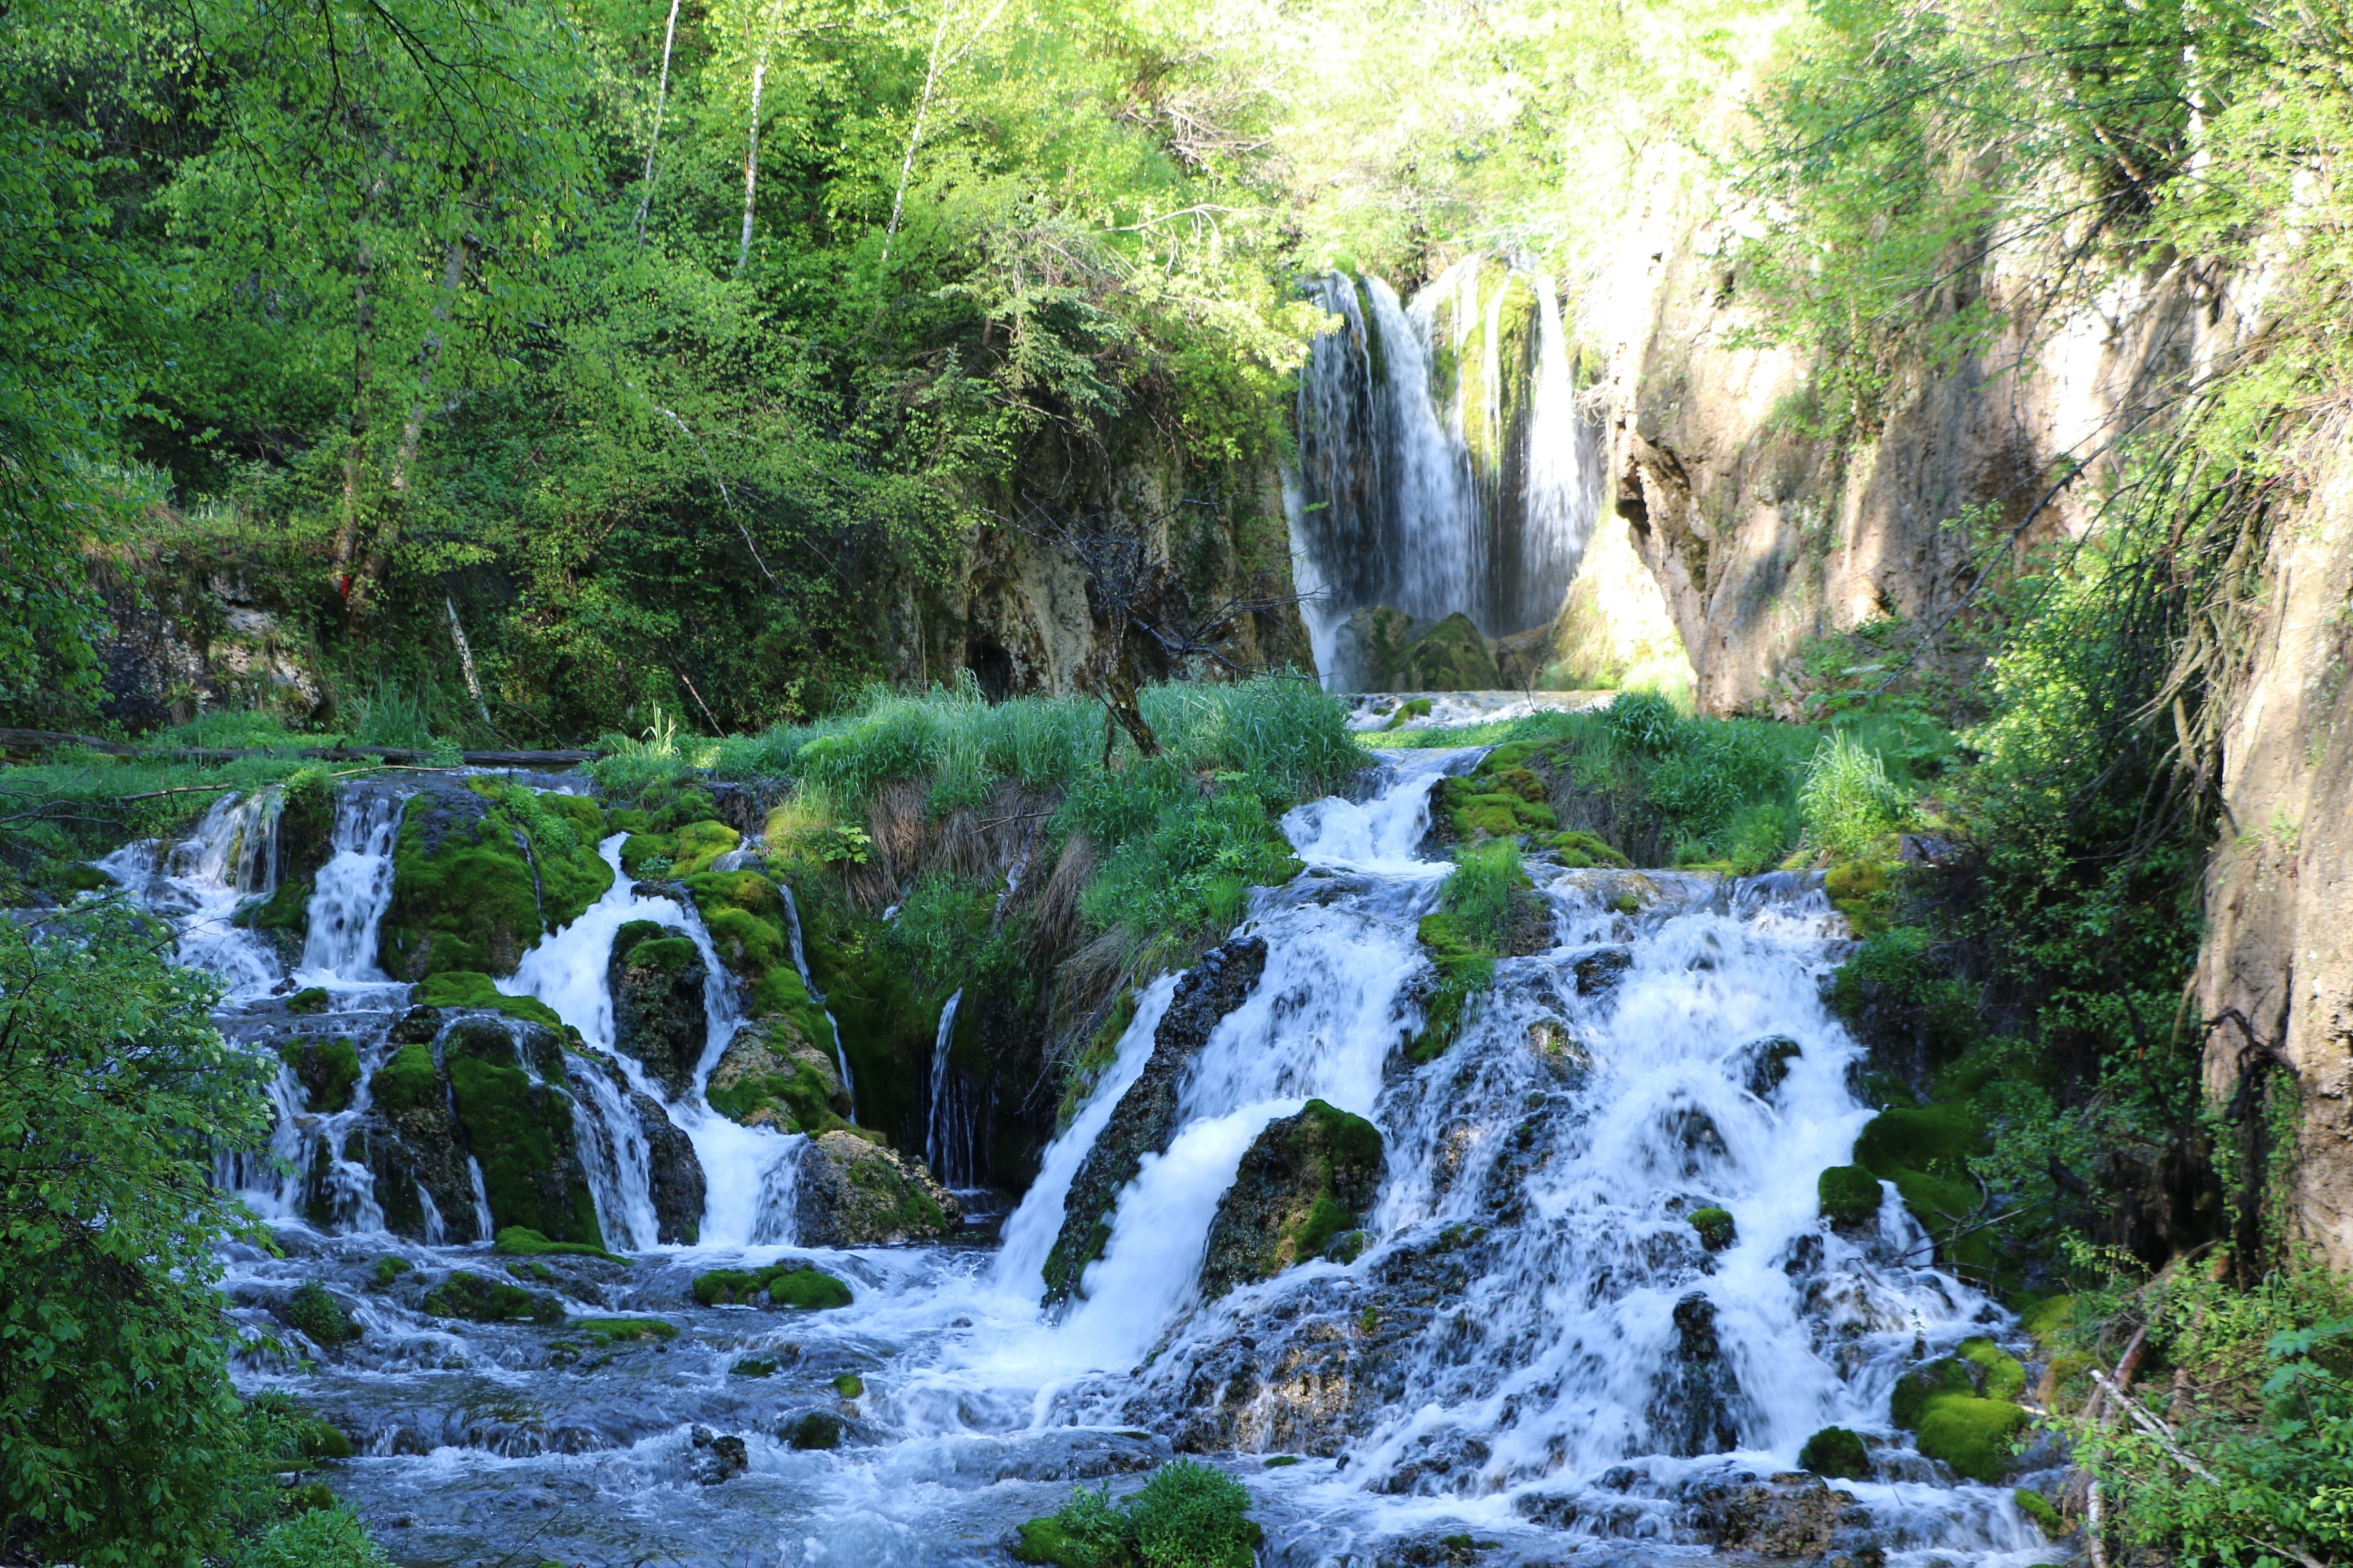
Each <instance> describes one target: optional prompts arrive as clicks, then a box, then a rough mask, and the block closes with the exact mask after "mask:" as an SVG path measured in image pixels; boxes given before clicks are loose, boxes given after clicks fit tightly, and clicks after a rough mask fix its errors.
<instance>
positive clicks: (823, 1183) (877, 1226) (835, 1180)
mask: <svg viewBox="0 0 2353 1568" xmlns="http://www.w3.org/2000/svg"><path fill="white" fill-rule="evenodd" d="M794 1215H795V1219H796V1223H797V1226H798V1229H797V1233H796V1234H797V1237H798V1239H799V1243H800V1245H801V1246H803V1247H888V1246H898V1245H902V1244H904V1243H907V1242H912V1241H932V1240H936V1239H938V1238H939V1237H944V1236H949V1235H952V1234H954V1233H955V1229H956V1227H957V1226H959V1225H960V1224H962V1223H963V1219H964V1213H963V1210H962V1209H961V1208H960V1207H959V1206H958V1205H957V1204H956V1201H955V1197H954V1196H953V1195H952V1194H950V1193H949V1192H948V1190H947V1189H946V1188H945V1187H943V1186H941V1185H940V1184H938V1183H937V1182H935V1181H934V1180H932V1173H930V1172H929V1171H927V1170H925V1169H924V1168H923V1162H922V1161H920V1160H913V1159H906V1158H902V1157H901V1156H900V1155H898V1154H896V1153H893V1152H892V1151H891V1150H889V1149H886V1148H884V1147H883V1146H882V1145H881V1144H880V1143H871V1142H867V1141H866V1140H865V1139H864V1138H861V1137H860V1136H859V1135H858V1134H857V1133H855V1132H850V1131H833V1132H828V1133H826V1134H825V1135H824V1136H822V1137H820V1138H818V1139H815V1140H813V1141H812V1142H810V1144H809V1146H808V1148H807V1150H805V1151H803V1152H802V1154H801V1166H800V1176H799V1181H798V1184H797V1189H796V1193H795V1196H794Z"/></svg>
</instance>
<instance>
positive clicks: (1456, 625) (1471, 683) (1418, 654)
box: [1392, 610, 1504, 691]
mask: <svg viewBox="0 0 2353 1568" xmlns="http://www.w3.org/2000/svg"><path fill="white" fill-rule="evenodd" d="M1392 679H1393V682H1394V689H1396V690H1399V691H1493V690H1496V689H1499V688H1501V687H1502V685H1503V684H1504V677H1503V675H1502V673H1501V672H1500V671H1498V670H1497V669H1496V668H1495V656H1494V655H1493V653H1491V652H1490V651H1488V648H1487V639H1486V638H1485V637H1482V636H1480V635H1479V628H1478V627H1477V626H1473V625H1472V623H1471V617H1470V616H1466V615H1463V614H1462V613H1461V611H1459V610H1458V611H1456V612H1455V613H1454V614H1453V615H1451V616H1447V617H1446V618H1445V619H1444V620H1442V621H1440V622H1439V623H1438V624H1437V625H1436V626H1432V627H1430V629H1429V630H1428V631H1426V632H1424V633H1422V634H1421V636H1419V637H1416V638H1415V639H1414V640H1413V643H1412V644H1411V646H1409V647H1407V648H1406V650H1405V653H1404V657H1403V658H1400V659H1399V660H1398V666H1397V673H1396V675H1395V676H1394V677H1393V678H1392Z"/></svg>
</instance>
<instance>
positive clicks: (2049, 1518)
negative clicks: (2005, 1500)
mask: <svg viewBox="0 0 2353 1568" xmlns="http://www.w3.org/2000/svg"><path fill="white" fill-rule="evenodd" d="M2010 1500H2011V1501H2012V1502H2015V1503H2016V1504H2017V1505H2018V1511H2019V1512H2021V1513H2022V1514H2024V1515H2025V1516H2026V1517H2027V1518H2029V1519H2031V1520H2032V1521H2034V1523H2035V1527H2036V1528H2037V1529H2039V1530H2041V1531H2042V1533H2043V1536H2044V1537H2045V1538H2046V1539H2048V1540H2052V1541H2057V1540H2059V1539H2060V1538H2061V1537H2063V1536H2064V1535H2065V1534H2066V1533H2067V1521H2065V1520H2063V1519H2062V1518H2060V1517H2059V1510H2057V1509H2056V1508H2053V1507H2052V1505H2051V1500H2050V1499H2049V1498H2047V1497H2044V1496H2043V1495H2042V1493H2041V1492H2039V1491H2036V1490H2034V1489H2032V1488H2031V1487H2020V1488H2019V1489H2017V1490H2016V1491H2013V1492H2011V1493H2010Z"/></svg>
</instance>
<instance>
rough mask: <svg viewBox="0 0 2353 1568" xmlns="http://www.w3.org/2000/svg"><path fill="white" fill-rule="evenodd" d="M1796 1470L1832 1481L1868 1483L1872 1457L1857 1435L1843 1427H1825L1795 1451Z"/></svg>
mask: <svg viewBox="0 0 2353 1568" xmlns="http://www.w3.org/2000/svg"><path fill="white" fill-rule="evenodd" d="M1798 1468H1799V1469H1801V1470H1811V1471H1812V1472H1813V1473H1814V1474H1816V1475H1818V1476H1824V1477H1827V1478H1829V1479H1832V1480H1843V1481H1867V1480H1869V1479H1871V1454H1870V1452H1869V1451H1868V1450H1867V1449H1865V1448H1864V1447H1863V1446H1862V1437H1861V1436H1859V1435H1858V1434H1856V1433H1853V1432H1850V1431H1848V1430H1847V1429H1846V1428H1845V1427H1843V1426H1825V1427H1823V1428H1822V1429H1821V1430H1820V1431H1819V1432H1817V1433H1815V1434H1814V1435H1813V1436H1810V1437H1809V1438H1807V1439H1806V1446H1805V1447H1802V1448H1800V1449H1799V1450H1798Z"/></svg>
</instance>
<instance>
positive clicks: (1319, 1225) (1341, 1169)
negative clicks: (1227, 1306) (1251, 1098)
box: [1201, 1100, 1385, 1299]
mask: <svg viewBox="0 0 2353 1568" xmlns="http://www.w3.org/2000/svg"><path fill="white" fill-rule="evenodd" d="M1384 1164H1385V1156H1384V1153H1383V1151H1382V1148H1381V1134H1380V1129H1378V1128H1377V1127H1375V1126H1374V1125H1373V1124H1372V1123H1371V1122H1369V1121H1366V1120H1365V1119H1364V1118H1363V1117H1361V1116H1352V1115H1350V1114H1349V1113H1348V1112H1346V1111H1345V1110H1340V1109H1338V1108H1337V1107H1335V1106H1332V1105H1327V1104H1326V1103H1324V1101H1323V1100H1309V1101H1308V1102H1307V1104H1306V1106H1305V1107H1304V1108H1303V1110H1300V1111H1299V1113H1298V1114H1297V1115H1295V1116H1285V1117H1282V1118H1281V1119H1279V1120H1277V1121H1271V1122H1269V1123H1268V1124H1267V1125H1266V1128H1265V1129H1264V1131H1261V1132H1260V1133H1259V1135H1258V1138H1257V1140H1256V1141H1255V1142H1252V1143H1251V1144H1250V1151H1249V1152H1247V1153H1245V1154H1244V1155H1243V1156H1242V1163H1241V1166H1240V1170H1239V1171H1238V1172H1237V1173H1236V1174H1235V1177H1234V1184H1233V1185H1232V1186H1230V1187H1229V1188H1227V1189H1226V1194H1225V1196H1224V1197H1222V1198H1220V1199H1219V1202H1218V1213H1217V1217H1216V1218H1215V1219H1213V1220H1212V1221H1211V1222H1210V1224H1209V1242H1208V1257H1207V1258H1206V1260H1205V1261H1204V1262H1203V1264H1202V1266H1201V1294H1202V1296H1203V1297H1204V1298H1205V1299H1214V1298H1216V1297H1219V1296H1222V1295H1224V1294H1225V1293H1226V1292H1227V1291H1228V1290H1230V1289H1233V1288H1234V1287H1235V1286H1237V1285H1245V1284H1249V1283H1250V1282H1251V1281H1253V1280H1258V1279H1269V1278H1271V1277H1272V1276H1274V1275H1276V1274H1279V1273H1281V1272H1282V1270H1283V1269H1285V1268H1290V1267H1291V1266H1292V1265H1293V1264H1294V1263H1303V1262H1305V1261H1306V1260H1307V1259H1309V1258H1314V1257H1316V1256H1318V1255H1320V1254H1321V1253H1323V1252H1324V1249H1325V1248H1326V1247H1329V1246H1331V1245H1332V1244H1333V1243H1334V1241H1335V1239H1336V1238H1337V1237H1341V1236H1343V1235H1345V1234H1346V1233H1348V1232H1349V1231H1351V1230H1352V1229H1353V1228H1354V1227H1355V1226H1356V1222H1357V1218H1358V1216H1359V1215H1362V1214H1363V1213H1364V1212H1365V1211H1366V1209H1367V1208H1369V1207H1371V1206H1372V1202H1373V1198H1374V1196H1375V1194H1377V1193H1378V1192H1379V1191H1380V1184H1381V1172H1382V1169H1383V1167H1384Z"/></svg>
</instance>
